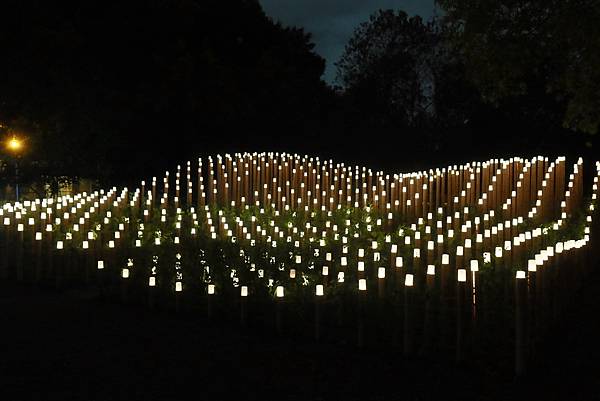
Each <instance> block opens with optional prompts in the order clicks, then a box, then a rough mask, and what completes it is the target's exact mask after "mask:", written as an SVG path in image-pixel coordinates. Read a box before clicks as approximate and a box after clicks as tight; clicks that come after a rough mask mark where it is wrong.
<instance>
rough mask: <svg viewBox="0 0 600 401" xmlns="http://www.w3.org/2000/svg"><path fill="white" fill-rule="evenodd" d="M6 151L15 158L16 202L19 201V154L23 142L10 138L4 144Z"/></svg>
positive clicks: (14, 137)
mask: <svg viewBox="0 0 600 401" xmlns="http://www.w3.org/2000/svg"><path fill="white" fill-rule="evenodd" d="M6 147H7V148H8V150H9V151H10V152H11V153H13V154H14V156H15V193H16V195H17V202H18V201H19V154H20V152H21V150H22V149H23V141H22V140H21V139H19V138H17V137H16V136H15V135H13V136H12V138H10V139H9V140H8V142H7V143H6Z"/></svg>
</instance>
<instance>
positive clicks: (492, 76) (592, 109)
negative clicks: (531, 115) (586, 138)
mask: <svg viewBox="0 0 600 401" xmlns="http://www.w3.org/2000/svg"><path fill="white" fill-rule="evenodd" d="M437 4H438V5H440V6H441V7H442V9H443V10H444V13H445V17H444V21H445V24H446V26H447V27H448V29H449V31H450V32H451V33H452V38H453V40H454V44H455V45H456V50H457V51H458V52H460V53H461V54H463V55H464V57H465V59H466V65H467V67H468V69H467V71H468V74H469V77H470V79H471V80H472V81H473V82H474V83H475V85H476V86H477V87H478V88H479V90H480V91H481V93H482V95H483V97H484V99H485V100H487V101H489V102H491V103H494V104H498V103H500V102H502V101H504V100H506V99H509V98H515V97H520V96H526V95H527V94H531V93H536V94H538V96H544V95H545V96H547V97H549V98H551V99H552V100H553V102H555V103H556V104H558V105H559V106H560V110H561V111H560V115H559V117H560V118H562V121H563V124H564V126H565V127H569V128H571V129H576V130H580V131H584V132H588V133H596V132H597V131H598V127H599V123H600V117H599V116H598V113H597V110H598V108H599V106H600V95H599V93H600V87H599V85H600V84H599V83H598V82H600V79H599V78H600V76H599V75H598V74H599V71H600V27H599V26H598V23H597V21H598V19H599V18H600V3H598V2H597V1H588V0H551V1H547V0H534V1H530V0H527V1H525V0H517V1H505V0H478V1H472V0H437Z"/></svg>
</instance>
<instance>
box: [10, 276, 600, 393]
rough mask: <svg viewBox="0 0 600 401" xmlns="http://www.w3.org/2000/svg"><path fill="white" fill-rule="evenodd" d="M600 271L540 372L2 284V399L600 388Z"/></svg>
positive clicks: (550, 342) (554, 336)
mask: <svg viewBox="0 0 600 401" xmlns="http://www.w3.org/2000/svg"><path fill="white" fill-rule="evenodd" d="M599 288H600V275H599V274H594V275H592V276H591V277H590V278H589V279H588V281H587V282H586V285H585V286H584V288H582V290H581V291H580V293H578V294H574V297H573V299H574V303H573V305H572V306H571V308H570V309H569V313H568V314H567V316H565V318H564V320H563V324H561V326H560V327H557V328H555V329H554V330H553V331H552V333H551V334H550V335H549V336H548V337H546V340H545V341H544V343H543V344H542V346H541V349H540V353H539V357H538V360H537V362H536V363H535V364H533V365H532V366H530V376H529V377H527V378H525V379H524V380H515V379H514V378H513V377H512V376H511V375H510V372H508V374H505V375H502V374H497V373H490V372H488V371H486V370H485V369H481V367H476V366H469V365H467V366H463V367H456V366H455V365H454V364H453V363H451V362H450V361H446V362H440V361H432V360H426V359H420V358H410V359H407V358H404V357H403V356H402V355H401V354H399V353H396V352H393V351H384V350H381V349H379V350H376V349H369V348H367V349H365V350H357V348H356V347H355V346H354V345H353V344H345V345H344V344H320V345H319V344H315V343H314V341H312V340H311V339H309V338H292V339H282V338H280V337H278V336H277V335H275V333H273V332H271V331H269V330H266V329H262V330H260V329H256V330H255V329H248V330H241V329H240V328H239V327H238V326H237V325H236V324H234V322H229V323H227V322H216V323H214V322H213V323H210V322H207V321H206V320H205V319H204V318H203V317H196V316H190V315H189V314H184V315H175V314H173V313H172V312H168V311H152V310H148V309H145V308H143V307H142V306H139V305H120V304H118V303H116V302H109V301H102V300H100V299H98V298H97V297H95V296H93V295H94V294H93V293H86V292H76V291H62V292H57V291H55V290H53V289H50V288H35V287H34V286H32V285H20V286H16V285H14V284H9V283H2V284H1V285H0V311H1V313H0V330H1V333H2V334H1V335H0V339H1V341H0V395H2V396H1V397H0V399H2V400H6V401H13V400H14V401H17V400H86V401H92V400H118V399H126V400H183V399H211V400H233V399H242V400H255V399H256V400H258V399H260V400H427V399H443V400H467V399H474V400H475V399H476V400H486V399H490V400H512V399H527V400H535V399H544V400H563V399H564V400H579V399H581V400H592V399H600V390H598V389H599V385H600V373H599V372H600V371H599V370H598V368H597V367H598V363H599V362H600V349H599V348H598V346H597V344H598V339H599V338H600V327H597V325H596V321H597V319H598V316H599V312H600V292H599V291H598V289H599Z"/></svg>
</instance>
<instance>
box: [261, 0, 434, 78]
mask: <svg viewBox="0 0 600 401" xmlns="http://www.w3.org/2000/svg"><path fill="white" fill-rule="evenodd" d="M433 1H434V0H260V2H261V4H262V6H263V8H264V10H265V12H266V13H267V15H269V16H271V17H272V18H273V19H274V20H278V21H281V22H282V23H283V24H284V25H292V26H301V27H304V28H305V30H306V31H308V32H311V33H312V34H313V41H314V42H315V44H316V47H315V50H316V52H317V53H319V54H320V55H321V56H323V57H324V58H325V60H326V61H327V67H326V70H325V76H324V77H323V78H324V79H325V80H326V81H327V82H332V81H333V79H334V77H335V67H334V65H333V63H334V62H335V61H337V59H338V58H339V57H340V55H341V54H342V52H343V51H344V45H345V44H346V42H347V41H348V39H349V38H350V37H351V36H352V32H353V31H354V28H356V26H357V25H358V24H360V23H361V22H363V21H366V20H368V18H369V15H371V14H372V13H373V12H374V11H376V10H378V9H388V8H391V9H400V10H404V11H406V12H407V13H408V14H409V15H413V14H419V15H420V16H422V17H423V18H424V19H427V18H429V17H431V16H432V15H433V9H434V4H433Z"/></svg>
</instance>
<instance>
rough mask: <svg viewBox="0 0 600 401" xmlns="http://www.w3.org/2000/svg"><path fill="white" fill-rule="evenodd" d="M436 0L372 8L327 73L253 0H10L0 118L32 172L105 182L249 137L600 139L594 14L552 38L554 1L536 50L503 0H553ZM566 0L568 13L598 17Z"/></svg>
mask: <svg viewBox="0 0 600 401" xmlns="http://www.w3.org/2000/svg"><path fill="white" fill-rule="evenodd" d="M439 3H440V6H442V7H443V8H444V18H436V19H434V20H432V21H423V20H421V19H420V18H419V17H412V18H411V17H408V16H407V15H406V14H405V13H403V12H401V11H378V12H375V13H374V14H373V15H372V17H371V19H370V20H369V21H366V22H365V23H363V24H362V25H361V26H359V27H358V28H357V29H356V31H355V34H354V36H353V38H352V39H351V40H350V42H349V43H348V44H347V46H346V50H345V53H344V55H343V56H342V58H341V59H340V60H339V61H338V62H337V68H338V78H337V82H336V86H331V85H327V84H326V83H325V82H323V81H322V79H321V77H322V74H323V71H324V67H325V60H323V59H322V58H321V57H320V56H318V55H317V54H316V53H315V52H314V51H313V47H314V45H313V43H312V41H311V37H310V34H309V33H307V32H304V31H303V30H302V29H301V28H294V27H285V26H282V25H281V24H279V23H276V22H274V21H273V20H272V19H270V18H269V17H267V16H266V15H265V14H264V12H263V10H262V8H261V7H260V4H259V3H258V1H257V0H231V1H227V2H224V1H220V0H202V1H200V0H129V1H97V0H90V1H84V2H77V3H75V2H60V1H59V2H48V1H42V0H37V1H36V0H5V1H3V2H2V5H1V6H0V15H1V16H2V17H1V19H0V49H1V51H2V62H1V63H0V122H2V123H3V124H4V125H5V126H6V127H8V128H5V130H7V131H8V134H10V133H11V132H17V133H20V134H22V135H25V137H26V138H27V146H26V149H27V150H26V152H25V153H24V154H23V156H22V158H23V159H24V160H26V163H22V165H23V166H24V167H23V169H24V174H29V176H30V177H29V178H31V179H34V178H37V177H40V176H42V177H55V176H66V177H93V178H97V179H98V180H99V181H100V182H101V183H103V184H121V183H133V182H137V181H138V180H139V179H143V178H148V177H149V176H151V175H155V174H159V173H160V172H162V171H164V170H165V169H172V168H173V167H174V165H176V164H178V163H184V162H185V161H186V160H189V159H193V158H195V157H197V156H203V155H208V154H215V153H216V152H230V153H231V152H236V151H246V150H248V151H262V150H273V151H291V152H301V153H307V154H310V155H321V156H324V157H327V158H329V157H331V158H335V159H336V160H340V161H348V162H351V163H360V164H365V165H370V166H373V167H376V168H387V169H390V170H393V171H399V170H413V169H415V168H421V167H430V166H435V165H438V164H440V163H444V164H446V163H454V162H463V161H465V160H470V159H482V158H487V157H503V156H510V155H524V156H528V155H534V154H538V153H544V154H548V155H549V156H551V155H554V154H564V153H567V154H568V155H578V154H581V155H583V156H586V155H587V154H590V153H592V152H593V147H590V146H591V145H592V144H593V142H594V138H595V136H594V135H592V134H593V133H595V131H597V128H598V118H599V117H598V115H597V114H594V113H593V112H590V110H597V109H598V108H596V109H594V108H593V107H594V106H595V105H597V102H598V93H599V92H600V91H598V92H596V91H594V85H596V86H597V85H598V82H600V79H597V80H594V79H593V78H594V74H598V71H600V68H595V69H594V68H592V67H594V66H597V65H598V56H597V54H600V52H598V53H597V54H596V53H594V52H593V51H592V50H594V46H596V47H597V46H598V45H597V43H598V42H599V41H598V40H597V38H598V35H597V33H598V31H597V29H598V28H597V25H595V24H591V23H588V24H580V25H579V28H580V29H587V31H588V36H590V37H592V38H594V37H595V38H596V41H594V40H589V41H588V40H587V38H588V36H585V35H584V36H581V35H580V34H576V33H573V35H571V36H569V35H568V34H565V35H563V36H564V37H568V38H569V40H570V41H566V42H565V43H562V42H561V43H560V44H556V43H553V41H554V38H556V37H557V35H556V31H552V32H546V31H544V29H546V28H547V26H546V25H549V26H550V27H551V28H552V29H565V27H564V26H558V25H556V24H555V25H556V26H555V25H551V24H550V23H549V22H548V21H550V22H553V21H554V19H556V20H559V21H562V19H560V18H559V17H561V16H560V15H559V16H554V15H553V14H552V15H550V17H548V18H547V19H545V20H543V21H539V23H538V26H533V27H532V28H531V32H534V34H535V35H542V33H543V34H544V35H546V36H547V41H548V42H551V43H552V46H548V48H544V46H542V45H540V44H539V43H540V42H539V38H537V40H538V41H537V42H535V43H537V44H535V43H533V42H532V41H533V40H536V38H533V39H532V38H531V37H529V36H530V35H532V34H523V33H522V31H523V30H524V28H523V26H521V25H520V24H522V23H523V21H522V20H524V19H526V18H527V15H525V16H522V15H520V14H519V13H517V14H516V16H513V17H510V18H509V19H508V22H510V23H512V25H511V24H510V23H507V22H506V21H505V20H504V19H506V17H505V14H506V13H508V14H510V13H511V12H514V11H515V9H514V7H517V6H518V4H517V5H515V4H513V3H528V4H530V3H531V4H534V6H532V7H538V10H537V11H540V10H542V11H543V10H551V8H549V7H550V6H551V5H545V3H543V2H540V3H539V4H537V5H536V4H535V3H536V2H519V1H517V2H511V4H512V7H513V9H510V8H506V7H505V6H502V4H501V3H503V2H502V1H486V2H479V3H482V4H483V3H486V7H488V8H485V10H488V9H489V10H490V11H489V12H486V13H483V12H480V13H476V12H474V11H473V8H472V7H470V6H466V4H468V3H469V2H468V1H466V0H465V1H459V0H456V1H440V2H439ZM471 3H473V4H475V3H478V2H471ZM487 3H489V4H487ZM566 3H573V4H574V5H573V7H572V9H569V11H572V12H571V13H570V14H569V18H571V19H572V18H576V16H577V13H580V14H583V13H585V14H588V15H592V16H593V15H598V7H597V6H590V7H589V8H586V7H587V6H585V4H583V3H585V2H583V1H581V2H576V1H570V2H566ZM580 3H581V4H580ZM494 7H495V8H494ZM503 7H504V8H503ZM475 8H476V7H475ZM480 8H481V7H480ZM507 10H508V11H507ZM516 10H517V11H519V10H521V8H518V7H517V8H516ZM573 10H574V11H573ZM534 11H536V10H534ZM532 12H533V11H530V13H532ZM560 12H563V13H565V10H564V7H563V9H561V11H560ZM573 13H574V14H576V15H575V16H573V15H571V14H573ZM594 13H596V14H594ZM550 14H551V13H550ZM567 14H568V13H567ZM510 15H513V14H510ZM503 18H504V19H503ZM553 18H554V19H553ZM588 20H589V18H586V19H585V21H588ZM515 21H516V22H515ZM532 21H533V20H532ZM534 22H535V21H534ZM494 24H496V25H494ZM513 25H514V26H513ZM465 27H467V28H468V29H465ZM574 29H575V28H572V29H571V30H572V31H574ZM490 30H491V31H490ZM498 32H500V33H502V32H503V33H502V34H497V35H496V36H494V37H493V38H494V40H493V41H492V40H490V38H491V37H492V36H493V35H492V34H494V33H498ZM540 32H542V33H540ZM567 33H568V32H567ZM552 34H554V36H552ZM498 35H500V36H498ZM502 35H504V36H502ZM594 35H596V36H594ZM546 36H545V37H546ZM563 36H561V38H563ZM563 39H564V38H563ZM584 39H585V43H581V41H583V40H584ZM561 40H562V39H561ZM482 43H485V45H482ZM529 53H531V54H529ZM594 54H596V55H595V56H594ZM509 56H510V57H509ZM594 63H595V64H594ZM490 83H493V84H496V85H495V86H494V85H492V84H490ZM586 144H587V145H586ZM586 153H587V154H586ZM5 176H7V177H8V176H9V174H5ZM5 179H6V177H5ZM38 179H39V178H38Z"/></svg>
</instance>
